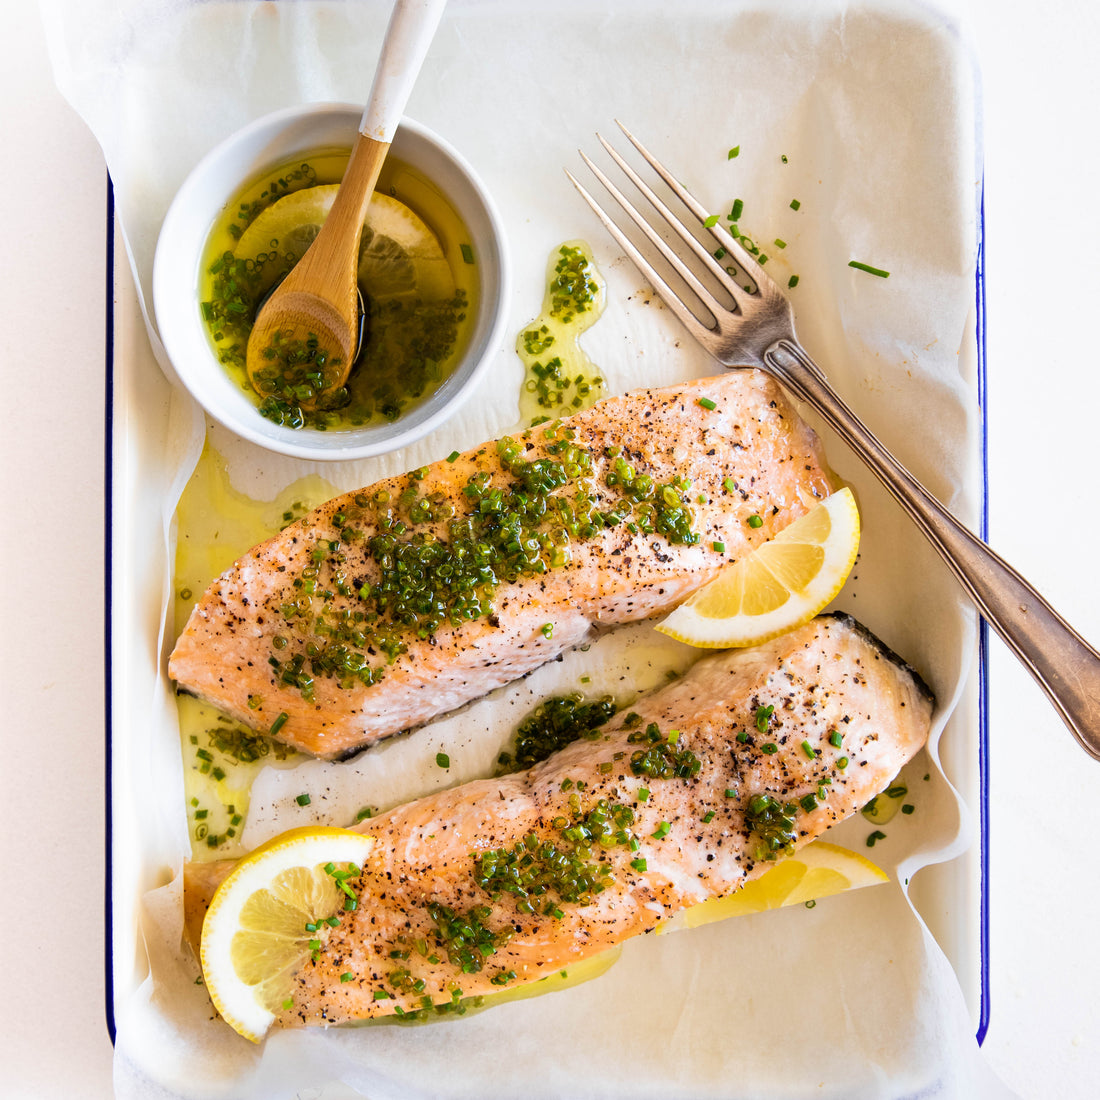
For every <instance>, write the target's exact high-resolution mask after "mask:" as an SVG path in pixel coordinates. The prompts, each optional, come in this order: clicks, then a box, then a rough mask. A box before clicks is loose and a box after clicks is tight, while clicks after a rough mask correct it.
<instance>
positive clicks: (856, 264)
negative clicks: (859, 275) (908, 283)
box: [848, 260, 890, 279]
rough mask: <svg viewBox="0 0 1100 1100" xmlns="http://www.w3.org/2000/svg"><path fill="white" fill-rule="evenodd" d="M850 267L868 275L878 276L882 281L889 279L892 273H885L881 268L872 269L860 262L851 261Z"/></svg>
mask: <svg viewBox="0 0 1100 1100" xmlns="http://www.w3.org/2000/svg"><path fill="white" fill-rule="evenodd" d="M848 266H849V267H854V268H855V269H856V270H857V271H866V272H867V274H868V275H877V276H878V277H879V278H880V279H889V278H890V272H889V271H883V270H882V268H881V267H872V266H871V265H870V264H864V263H860V262H859V260H849V261H848Z"/></svg>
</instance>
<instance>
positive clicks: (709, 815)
mask: <svg viewBox="0 0 1100 1100" xmlns="http://www.w3.org/2000/svg"><path fill="white" fill-rule="evenodd" d="M713 820H714V811H713V810H707V812H706V813H705V814H703V824H704V825H709V824H710V823H711V822H712V821H713Z"/></svg>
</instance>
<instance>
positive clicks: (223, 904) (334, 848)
mask: <svg viewBox="0 0 1100 1100" xmlns="http://www.w3.org/2000/svg"><path fill="white" fill-rule="evenodd" d="M373 845H374V839H373V837H369V836H364V835H362V834H361V833H356V832H353V831H352V830H350V829H335V828H329V827H327V826H311V827H306V828H302V829H291V830H290V831H288V832H285V833H281V834H280V835H279V836H277V837H275V838H274V839H272V840H270V841H268V843H267V844H264V845H262V846H261V847H259V848H257V849H256V850H255V851H254V852H252V853H250V854H249V855H247V856H245V857H244V859H242V860H240V862H239V863H237V865H236V866H235V867H234V868H233V870H232V871H230V873H229V875H228V876H227V877H226V878H225V880H224V881H223V882H222V884H221V885H220V886H219V887H218V889H217V891H216V892H215V893H214V897H213V898H212V899H211V902H210V907H209V909H208V910H207V912H206V918H205V920H204V921H203V926H202V943H201V947H200V952H199V959H200V962H201V963H202V972H203V978H204V980H205V982H206V988H207V991H208V992H209V994H210V998H211V1000H212V1001H213V1002H214V1007H215V1008H216V1009H217V1010H218V1013H219V1015H220V1016H221V1017H222V1019H224V1020H225V1021H226V1023H228V1024H229V1025H230V1026H231V1027H232V1028H233V1029H234V1030H235V1031H237V1032H239V1033H240V1034H241V1035H243V1036H244V1037H245V1038H246V1039H251V1040H252V1042H254V1043H258V1042H259V1041H260V1040H261V1039H262V1038H263V1036H264V1034H265V1033H266V1031H267V1029H268V1028H269V1027H270V1026H271V1024H272V1022H273V1021H274V1020H275V1016H276V1013H277V1012H278V1011H279V1010H280V1008H281V1007H282V1006H283V1004H284V1003H285V1002H286V1000H287V998H288V997H289V996H290V994H291V991H292V989H293V979H294V973H295V971H296V970H297V969H298V968H299V967H300V966H301V965H302V963H303V962H305V961H306V960H307V959H308V958H309V957H310V954H311V952H313V951H314V950H323V947H324V942H325V939H326V933H327V932H328V931H329V926H328V925H327V924H326V923H325V921H326V920H328V919H329V918H333V919H336V918H338V917H339V915H340V914H341V913H342V912H343V910H344V907H345V899H346V898H347V897H348V895H347V892H346V891H345V890H344V889H343V888H342V887H341V885H340V882H341V878H342V877H343V876H347V875H348V873H349V872H350V873H351V876H352V877H354V875H355V874H357V873H358V869H359V868H361V867H362V864H363V861H364V860H365V859H366V858H367V856H368V855H369V853H370V850H371V848H372V847H373ZM349 889H350V887H349Z"/></svg>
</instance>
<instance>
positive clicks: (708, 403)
mask: <svg viewBox="0 0 1100 1100" xmlns="http://www.w3.org/2000/svg"><path fill="white" fill-rule="evenodd" d="M696 404H697V405H702V406H703V408H704V409H716V408H718V405H717V404H716V403H715V402H714V401H712V400H711V399H710V398H709V397H700V398H699V400H698V401H697V402H696Z"/></svg>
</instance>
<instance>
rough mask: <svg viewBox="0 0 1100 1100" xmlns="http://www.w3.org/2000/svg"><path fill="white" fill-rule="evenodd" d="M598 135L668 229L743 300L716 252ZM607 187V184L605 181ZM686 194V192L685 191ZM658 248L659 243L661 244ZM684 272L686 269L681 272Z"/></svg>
mask: <svg viewBox="0 0 1100 1100" xmlns="http://www.w3.org/2000/svg"><path fill="white" fill-rule="evenodd" d="M596 137H597V138H598V139H599V141H600V144H601V145H602V146H603V147H604V149H606V150H607V152H608V153H609V154H610V156H611V158H612V159H613V160H614V161H615V163H616V164H617V165H618V166H619V168H620V169H621V170H622V172H623V174H624V175H625V176H626V177H627V178H628V179H629V180H630V182H631V183H633V184H634V186H635V187H637V188H638V190H639V191H640V192H641V193H642V194H643V195H644V196H645V197H646V199H647V200H648V201H649V204H650V205H651V206H652V207H653V208H654V210H656V211H657V212H658V213H659V214H660V215H661V217H662V218H664V220H665V222H666V223H667V224H668V226H669V228H670V229H672V230H674V231H675V232H676V234H677V235H678V236H679V238H680V240H682V241H683V242H684V244H686V245H687V246H688V248H690V249H691V251H692V252H694V253H695V255H696V256H697V257H698V258H699V261H700V262H701V263H702V264H703V265H704V266H705V267H706V268H707V270H708V271H709V272H710V273H711V274H712V275H713V276H714V277H715V279H717V280H718V282H719V283H720V284H721V285H722V286H723V287H725V288H726V290H727V291H728V292H729V294H730V296H731V297H732V298H733V299H734V301H736V302H740V301H741V299H742V295H743V294H744V287H742V286H741V284H740V283H738V282H737V280H736V279H734V278H733V277H732V276H731V275H730V273H729V272H728V271H726V269H725V268H724V267H723V266H722V265H721V264H720V263H719V262H718V261H717V260H716V259H715V257H714V253H713V252H711V251H710V250H709V249H708V248H706V247H705V246H704V245H703V244H702V243H701V242H700V241H699V239H698V238H697V237H696V236H695V234H694V233H692V232H691V230H689V229H688V227H687V226H686V225H684V223H683V222H682V221H681V220H680V219H679V218H678V217H676V215H675V214H673V212H672V211H671V210H670V209H669V208H668V206H667V205H666V204H665V203H664V202H663V201H662V200H661V199H660V198H658V197H657V195H656V193H655V192H654V190H653V188H651V187H650V186H649V185H648V184H647V183H646V182H645V180H643V179H642V177H641V176H639V175H638V173H637V172H636V171H634V169H633V168H632V167H631V166H630V165H629V164H628V163H627V162H626V161H625V160H624V159H623V158H622V156H621V155H620V154H619V152H618V151H617V150H616V149H615V148H614V147H613V146H612V145H611V143H610V142H608V140H607V139H606V138H605V137H604V136H603V135H602V134H597V135H596ZM581 156H582V157H584V159H585V162H586V163H587V164H588V166H589V167H590V168H591V169H592V171H593V172H595V173H596V174H597V175H599V174H600V173H599V171H598V169H597V168H596V167H595V165H593V164H592V162H591V161H589V160H588V158H587V157H585V156H584V154H583V153H581ZM605 186H607V184H606V183H605ZM685 194H687V193H686V192H685ZM688 198H691V196H690V195H688ZM687 205H688V206H689V209H690V210H691V212H692V213H693V214H697V209H696V207H697V206H698V204H697V203H695V201H694V200H692V202H691V203H690V204H687ZM699 220H700V221H701V222H703V223H704V224H703V228H706V229H710V230H711V232H712V233H713V230H714V227H713V226H708V225H706V224H705V223H706V215H705V214H704V215H703V216H702V217H700V219H699ZM646 235H647V236H650V234H648V233H647V234H646ZM650 239H651V240H653V239H654V238H653V237H650ZM655 243H656V242H655ZM658 247H660V246H659V245H658ZM666 258H667V259H669V260H670V262H673V261H672V260H671V257H669V256H668V255H667V254H666ZM677 270H679V268H677ZM681 274H683V272H681ZM692 289H694V290H696V293H700V292H699V290H698V289H696V288H695V287H694V286H693V287H692ZM700 297H702V294H700ZM715 304H717V303H715Z"/></svg>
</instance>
